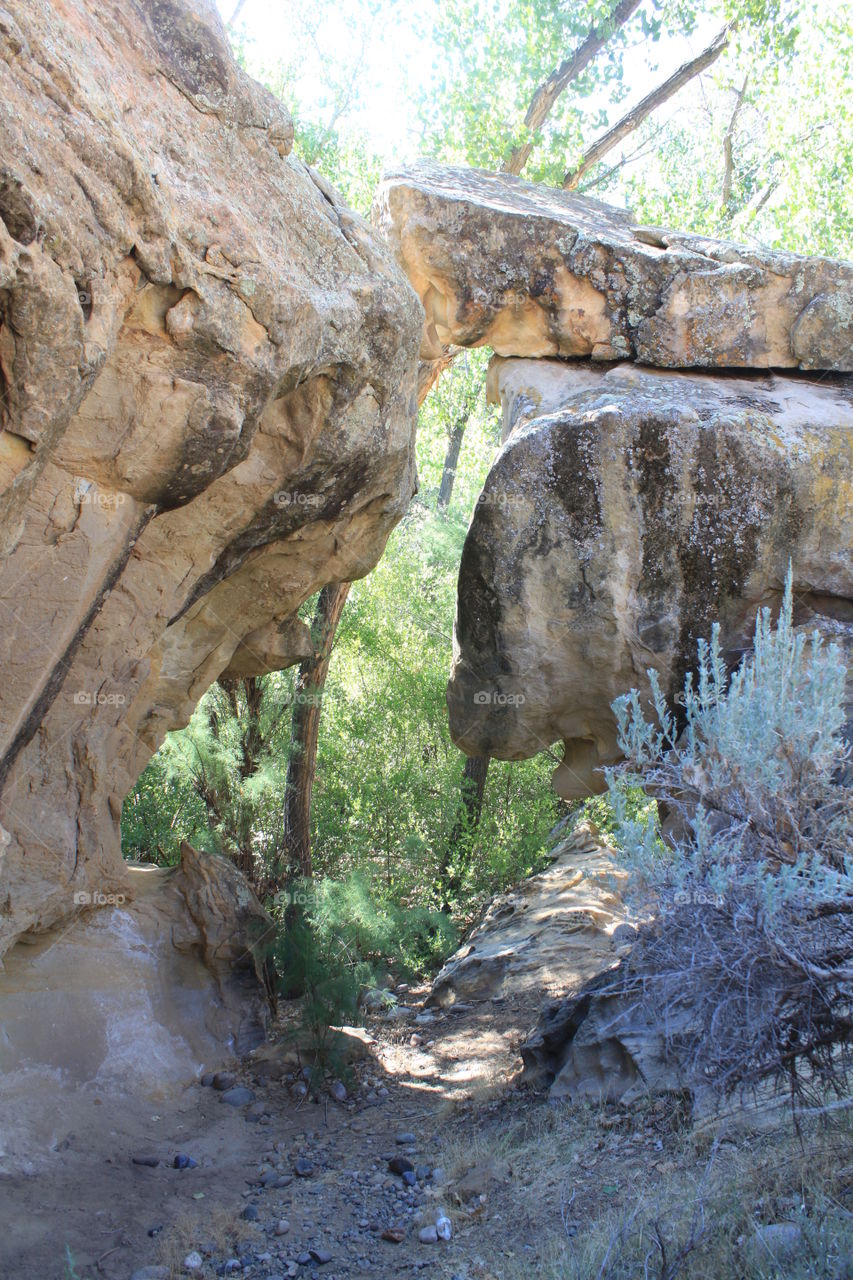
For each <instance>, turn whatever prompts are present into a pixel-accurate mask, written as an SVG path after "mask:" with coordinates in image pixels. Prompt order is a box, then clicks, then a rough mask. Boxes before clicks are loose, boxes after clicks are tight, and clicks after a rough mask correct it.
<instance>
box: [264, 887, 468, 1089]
mask: <svg viewBox="0 0 853 1280" xmlns="http://www.w3.org/2000/svg"><path fill="white" fill-rule="evenodd" d="M275 910H276V911H277V913H278V921H279V925H278V930H277V936H276V942H275V944H274V948H273V962H274V965H275V969H276V972H277V975H278V984H279V991H280V993H281V995H282V996H283V997H284V998H285V999H299V1000H301V1007H300V1019H299V1026H298V1028H297V1031H296V1035H297V1036H298V1037H299V1038H300V1039H301V1040H305V1041H307V1043H308V1045H309V1052H310V1055H311V1059H312V1061H311V1063H310V1064H306V1065H310V1069H311V1072H312V1076H313V1077H315V1078H316V1079H317V1080H319V1079H321V1078H322V1077H323V1075H325V1074H336V1075H339V1074H341V1070H342V1068H343V1065H344V1064H343V1063H341V1062H340V1061H339V1060H338V1056H337V1045H338V1038H337V1036H336V1034H335V1030H334V1028H336V1027H339V1026H341V1025H344V1024H353V1023H355V1022H357V1021H358V1020H359V1018H360V1007H359V997H360V996H361V994H362V992H363V991H365V990H369V989H371V988H374V987H376V986H379V985H381V981H380V979H381V977H382V975H384V974H387V973H388V972H394V973H395V974H396V975H397V976H399V977H412V976H418V975H423V974H425V973H428V972H431V971H432V970H434V969H436V968H438V966H439V965H440V964H441V962H442V961H443V960H444V959H445V958H446V956H447V955H449V954H450V952H451V951H452V950H453V948H454V947H455V945H456V942H457V935H456V931H455V928H454V926H453V924H452V922H451V920H450V919H449V917H448V916H445V915H442V914H441V913H440V912H434V911H427V910H425V909H423V908H417V907H416V908H411V909H405V908H403V907H400V906H399V905H397V904H396V903H393V902H383V901H382V900H381V899H379V898H378V897H377V896H376V895H375V893H374V892H373V891H372V890H371V887H370V885H369V884H368V882H367V880H366V879H365V877H363V876H359V875H353V876H351V877H350V878H349V879H348V880H346V881H343V882H341V881H334V880H328V879H322V880H317V881H301V882H294V883H293V884H291V886H290V887H289V889H288V890H287V891H285V892H284V893H282V894H281V895H280V896H279V898H278V900H277V902H276V904H275Z"/></svg>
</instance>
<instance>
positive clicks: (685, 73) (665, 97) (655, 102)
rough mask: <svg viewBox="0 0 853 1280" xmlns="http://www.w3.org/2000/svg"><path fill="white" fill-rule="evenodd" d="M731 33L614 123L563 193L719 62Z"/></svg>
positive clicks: (569, 175) (568, 178)
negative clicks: (624, 139) (713, 63)
mask: <svg viewBox="0 0 853 1280" xmlns="http://www.w3.org/2000/svg"><path fill="white" fill-rule="evenodd" d="M730 31H731V27H730V26H727V27H724V28H723V30H722V31H721V32H720V34H719V35H718V36H717V38H716V40H714V41H713V43H712V44H709V45H708V48H707V49H705V50H703V52H702V53H700V54H699V56H698V57H697V58H693V59H691V61H690V62H685V63H684V65H683V66H681V67H679V68H678V70H677V71H676V72H675V75H672V76H670V78H669V79H668V80H666V81H664V83H663V84H662V85H659V86H658V88H657V89H654V90H653V91H652V92H651V93H650V94H648V95H647V96H646V97H645V98H643V100H642V102H639V103H638V104H637V106H636V107H634V108H633V110H631V111H629V112H628V114H627V115H626V116H623V117H622V119H621V120H620V121H619V123H618V124H615V125H614V126H613V128H612V129H610V130H609V131H608V132H607V133H605V135H604V137H603V138H599V140H598V142H594V143H593V144H592V146H591V147H590V148H589V150H588V151H587V152H586V153H585V154H584V156H583V158H582V159H581V162H580V164H579V165H578V167H577V168H576V169H571V170H569V172H568V173H567V174H566V176H565V178H564V179H563V190H564V191H574V190H575V188H576V187H577V185H578V183H579V182H580V180H581V178H582V177H583V176H584V174H585V173H587V172H588V171H589V170H590V169H591V168H592V166H593V165H594V164H598V162H599V160H601V159H602V157H603V156H606V155H607V153H608V152H609V151H612V150H613V148H614V147H617V146H618V145H619V143H620V142H621V141H622V139H623V138H627V137H628V136H629V134H632V133H633V132H634V131H635V129H638V128H639V126H640V125H641V124H642V123H643V121H644V120H645V119H646V117H647V116H650V115H651V114H652V112H653V111H657V109H658V107H662V106H663V104H664V103H665V102H668V101H669V99H670V98H672V97H674V96H675V94H676V93H678V91H679V89H683V88H684V86H685V85H686V84H687V83H688V82H689V81H690V80H693V79H694V77H695V76H698V75H699V73H700V71H704V70H706V68H707V67H710V65H711V63H712V62H716V60H717V58H719V56H720V54H721V53H722V52H723V51H724V50H725V49H726V48H727V46H728V43H729V34H730Z"/></svg>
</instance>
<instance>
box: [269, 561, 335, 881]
mask: <svg viewBox="0 0 853 1280" xmlns="http://www.w3.org/2000/svg"><path fill="white" fill-rule="evenodd" d="M350 586H351V583H349V582H335V583H332V585H331V586H328V587H324V588H323V590H322V591H321V592H320V595H319V598H318V600H317V608H316V610H315V612H314V620H313V622H312V624H311V633H312V636H313V638H314V645H315V654H314V657H313V658H307V659H305V661H303V662H301V663H300V665H299V673H298V675H297V677H296V689H295V692H294V700H293V715H292V719H291V730H290V758H289V760H288V762H287V777H286V782H285V795H284V822H283V836H284V847H285V850H286V853H287V858H288V862H289V872H290V874H298V875H301V876H305V877H306V878H308V877H310V876H311V874H312V871H313V866H312V859H311V793H312V791H313V788H314V772H315V769H316V767H317V740H318V737H319V733H320V711H321V702H322V697H323V689H324V687H325V684H326V676H327V675H328V671H329V661H330V659H331V656H332V648H333V647H334V643H335V633H336V632H337V629H338V623H339V622H340V620H341V614H342V613H343V610H344V605H345V604H346V601H347V596H348V595H349V590H350Z"/></svg>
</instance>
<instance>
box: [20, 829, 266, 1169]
mask: <svg viewBox="0 0 853 1280" xmlns="http://www.w3.org/2000/svg"><path fill="white" fill-rule="evenodd" d="M124 889H125V891H124V893H121V892H116V893H113V894H112V895H106V894H98V893H95V894H86V893H85V892H83V891H80V897H81V899H83V901H81V902H79V903H78V906H79V907H80V909H81V911H82V912H83V915H82V916H81V918H79V919H75V920H72V921H71V922H70V923H68V924H65V925H59V924H57V925H54V926H53V927H52V928H50V929H46V930H44V931H42V932H40V933H38V934H27V935H25V937H24V939H23V940H22V941H21V943H19V945H18V946H16V947H13V948H12V949H11V951H9V952H8V953H7V955H6V963H5V966H4V968H3V969H2V971H0V1008H2V1019H3V1035H2V1037H0V1079H2V1089H0V1176H2V1175H3V1174H6V1173H9V1172H11V1171H14V1170H15V1169H17V1168H19V1167H22V1166H24V1165H25V1164H26V1162H27V1160H28V1159H29V1157H31V1156H32V1155H34V1154H35V1152H36V1151H38V1150H41V1152H42V1153H44V1152H46V1151H48V1150H50V1148H51V1146H52V1145H53V1143H54V1142H55V1141H56V1136H57V1134H58V1133H60V1132H62V1131H63V1129H64V1128H66V1127H72V1126H73V1124H75V1123H77V1124H83V1125H85V1124H91V1122H92V1116H91V1107H92V1105H93V1103H92V1098H93V1097H97V1096H98V1094H99V1093H102V1092H107V1093H119V1094H133V1095H134V1096H136V1097H137V1098H146V1097H147V1098H158V1097H162V1096H163V1095H165V1094H168V1093H169V1092H170V1091H172V1090H173V1089H175V1088H176V1087H181V1086H184V1085H186V1083H187V1081H189V1080H192V1079H194V1078H195V1077H196V1076H197V1075H198V1073H199V1071H200V1069H201V1068H202V1067H203V1065H205V1064H207V1065H211V1064H216V1063H219V1062H221V1061H222V1059H223V1057H225V1056H226V1055H227V1053H228V1052H229V1051H230V1050H236V1051H237V1052H239V1053H247V1052H249V1051H250V1050H252V1049H254V1048H255V1046H256V1045H258V1044H259V1043H260V1042H261V1041H262V1040H263V1039H264V1037H265V1034H266V1025H267V1020H268V1018H267V1015H268V1008H267V1002H266V999H265V996H264V992H263V984H262V983H259V982H258V980H257V973H256V964H257V960H256V957H257V956H258V955H259V954H260V953H261V952H262V949H263V946H264V943H265V941H266V940H267V939H268V936H269V932H270V929H271V925H272V922H271V921H270V919H269V917H268V916H267V915H266V912H264V911H263V909H262V908H261V906H260V904H259V903H258V902H257V900H256V899H255V897H254V894H252V892H251V891H250V890H249V888H248V885H247V884H246V882H245V880H244V879H243V877H242V876H241V875H240V873H239V871H237V869H236V867H234V866H233V864H232V863H230V862H228V861H226V860H225V859H223V858H216V857H209V856H207V855H199V854H197V853H196V852H195V850H193V849H192V848H190V846H189V845H184V849H183V856H182V860H181V865H180V866H179V867H176V868H169V869H160V868H158V867H144V868H143V867H134V868H130V869H129V870H128V872H127V873H126V878H125V886H124ZM87 898H88V901H85V899H87ZM87 1110H88V1119H87V1118H85V1117H86V1112H87ZM72 1116H74V1117H75V1119H74V1120H72V1119H71V1117H72Z"/></svg>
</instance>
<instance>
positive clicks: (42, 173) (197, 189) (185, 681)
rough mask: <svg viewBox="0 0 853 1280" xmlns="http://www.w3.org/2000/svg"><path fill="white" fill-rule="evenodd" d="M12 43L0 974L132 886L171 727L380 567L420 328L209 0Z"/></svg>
mask: <svg viewBox="0 0 853 1280" xmlns="http://www.w3.org/2000/svg"><path fill="white" fill-rule="evenodd" d="M0 43H2V53H3V56H2V58H1V59H0V98H2V102H3V111H2V115H0V140H2V155H3V165H2V170H0V428H2V433H0V545H2V548H3V552H4V555H5V558H4V560H3V563H2V568H0V602H2V609H3V611H4V621H3V626H2V647H3V664H4V679H3V681H2V683H0V703H2V712H0V726H2V728H1V729H0V732H2V738H1V739H0V761H2V763H0V785H2V793H0V799H1V800H2V805H0V823H2V830H0V842H2V852H0V954H2V952H3V951H4V950H5V949H6V948H7V947H8V946H9V945H10V944H11V943H12V942H13V941H14V940H15V939H16V938H17V937H19V936H20V935H21V934H22V933H23V932H24V931H27V930H31V931H38V930H43V929H45V928H47V927H49V926H51V925H53V924H54V923H55V922H57V921H61V920H63V919H65V918H66V917H68V916H69V915H71V914H73V912H74V911H75V910H76V907H75V902H74V896H75V894H76V893H78V892H88V893H90V894H91V893H100V894H109V893H111V892H112V893H115V892H122V893H125V894H127V893H128V892H129V891H130V882H129V881H128V877H127V873H126V870H125V868H124V867H123V865H122V863H121V859H120V854H119V841H118V833H117V824H118V821H119V816H120V811H121V804H122V800H123V797H124V795H125V794H126V792H127V790H128V789H129V787H130V786H131V785H132V783H133V781H134V780H135V778H136V777H137V776H138V774H139V772H140V771H141V769H142V768H143V767H144V765H145V763H146V761H147V759H148V757H149V755H150V754H151V752H152V751H153V750H155V749H156V748H157V746H158V745H159V743H160V741H161V740H162V738H163V735H164V733H165V732H166V731H167V730H169V729H171V728H174V727H176V726H179V725H181V724H183V723H185V722H186V719H187V717H188V715H189V713H190V712H191V710H192V708H193V706H194V705H195V703H196V702H197V701H198V698H199V697H200V696H201V694H202V693H203V692H204V690H205V689H206V688H207V687H208V686H209V684H210V683H211V682H212V681H213V680H214V679H215V678H216V677H217V676H218V675H219V674H220V673H222V672H224V671H229V673H230V674H254V673H257V672H258V671H266V670H270V669H274V668H276V667H280V666H283V665H287V664H288V663H289V662H292V661H294V660H295V659H297V658H298V657H299V656H301V654H302V653H304V652H305V649H306V639H307V638H306V636H305V635H304V631H303V630H300V626H299V624H298V623H297V622H296V621H295V620H294V614H295V610H296V609H297V608H298V606H299V604H300V603H301V602H302V601H303V600H304V599H305V598H306V597H307V596H309V595H310V594H311V593H312V592H314V591H315V590H317V589H318V588H319V587H321V586H323V585H324V584H325V583H327V582H330V581H337V580H349V579H351V578H353V577H358V576H361V575H363V574H364V573H366V572H367V571H368V570H369V569H370V568H371V567H372V566H373V564H374V563H375V561H376V560H377V558H378V557H379V555H380V554H381V552H382V549H383V546H384V543H385V540H386V538H387V535H388V533H389V532H390V530H391V528H392V527H393V525H394V523H395V522H396V521H397V520H398V519H399V517H400V515H401V514H402V512H403V511H404V510H405V507H406V505H407V503H408V501H409V499H410V497H411V495H412V493H413V491H414V488H415V471H414V461H413V429H414V396H415V391H416V376H417V350H418V343H419V335H420V331H421V327H422V315H421V310H420V307H419V305H418V302H417V299H416V297H415V296H414V294H413V292H412V290H411V289H410V288H409V286H408V285H407V283H406V281H405V279H404V278H403V276H402V275H401V273H400V272H399V270H398V268H397V267H396V266H395V265H394V263H393V261H392V260H391V258H390V256H389V255H388V253H387V251H386V250H385V249H384V248H383V247H382V246H381V245H380V244H378V243H377V242H376V240H375V239H374V237H373V235H372V233H371V232H370V231H369V229H368V228H367V227H366V226H365V225H364V224H363V223H362V222H361V221H360V220H359V219H358V218H357V217H355V216H354V215H352V214H350V213H349V212H348V211H347V210H346V209H345V208H343V207H342V205H341V204H340V202H339V201H338V199H337V197H336V196H335V193H334V192H333V191H332V190H331V188H329V187H328V185H327V184H326V183H323V182H321V181H320V180H319V179H315V178H314V177H313V176H312V174H311V173H310V172H309V171H308V170H307V169H306V168H305V166H304V165H302V164H301V163H300V162H299V161H297V160H296V159H295V158H294V157H292V156H290V155H289V154H288V152H289V149H290V142H291V138H292V126H291V122H290V120H289V118H288V116H287V114H286V112H285V111H284V110H283V108H282V107H281V105H280V104H279V103H278V102H277V101H276V100H275V99H274V98H272V97H271V95H269V94H268V93H267V92H266V91H265V90H262V89H261V88H260V87H259V86H258V85H256V84H254V83H253V82H252V81H251V80H249V79H248V78H247V77H246V76H245V75H244V73H243V72H242V71H241V70H240V69H239V68H238V67H237V65H236V64H235V62H234V60H233V58H232V57H231V54H230V52H229V49H228V45H227V41H226V39H225V36H224V33H223V30H222V27H221V23H220V20H219V18H218V16H217V14H216V11H215V9H214V6H213V4H212V2H210V0H170V2H169V3H161V2H160V0H142V2H141V3H131V0H107V2H106V3H104V4H98V5H95V4H92V3H91V2H87V3H84V2H83V0H9V3H7V4H6V5H5V7H4V9H3V12H2V15H0Z"/></svg>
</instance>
